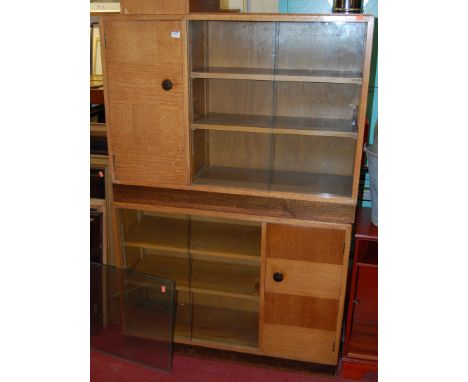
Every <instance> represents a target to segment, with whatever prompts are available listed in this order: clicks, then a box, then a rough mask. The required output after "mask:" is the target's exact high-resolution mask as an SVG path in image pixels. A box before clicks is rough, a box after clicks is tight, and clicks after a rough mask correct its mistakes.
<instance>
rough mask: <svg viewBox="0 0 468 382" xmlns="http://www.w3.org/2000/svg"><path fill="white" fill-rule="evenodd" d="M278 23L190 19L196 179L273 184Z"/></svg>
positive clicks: (259, 185) (228, 184)
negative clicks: (271, 178) (272, 165)
mask: <svg viewBox="0 0 468 382" xmlns="http://www.w3.org/2000/svg"><path fill="white" fill-rule="evenodd" d="M274 50H275V23H272V22H229V21H191V22H190V57H191V61H190V62H191V73H190V76H191V101H192V102H191V103H192V111H191V130H192V142H191V143H192V182H193V183H194V184H201V185H213V186H224V187H236V188H253V189H264V190H267V189H268V185H269V180H270V172H271V145H272V142H271V134H270V132H271V126H272V122H273V102H274V100H273V75H274Z"/></svg>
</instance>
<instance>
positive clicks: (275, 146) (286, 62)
mask: <svg viewBox="0 0 468 382" xmlns="http://www.w3.org/2000/svg"><path fill="white" fill-rule="evenodd" d="M101 28H102V34H103V35H104V39H103V40H102V41H103V42H102V44H103V45H104V46H103V48H102V50H103V53H104V54H103V58H104V66H105V69H104V79H105V85H106V89H107V92H106V93H107V94H106V110H108V114H109V122H108V125H109V131H110V151H111V153H112V155H113V174H114V181H115V182H117V183H120V184H128V185H144V186H152V187H169V188H178V189H189V190H190V189H191V190H200V191H213V190H214V191H216V192H222V193H231V194H247V195H254V196H262V197H282V198H289V199H297V200H310V201H320V202H324V203H327V202H340V203H348V204H349V203H351V204H355V202H356V200H357V191H358V185H359V172H360V163H361V157H362V150H361V149H362V143H363V142H362V141H363V134H364V122H365V110H366V102H367V87H368V82H369V65H370V53H371V46H372V31H373V18H372V17H370V16H361V15H359V16H343V15H341V16H340V15H333V16H331V15H330V16H309V15H307V16H300V15H296V16H290V15H229V14H196V13H193V14H188V15H171V16H157V15H153V16H136V15H129V16H121V15H119V16H107V17H105V18H104V20H103V22H101Z"/></svg>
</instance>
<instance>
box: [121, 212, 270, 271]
mask: <svg viewBox="0 0 468 382" xmlns="http://www.w3.org/2000/svg"><path fill="white" fill-rule="evenodd" d="M190 225H191V227H190V230H189V221H188V220H184V219H171V218H165V217H158V216H143V217H142V218H141V220H140V221H138V222H137V223H135V224H134V225H132V227H131V228H130V229H129V230H128V232H127V233H126V234H125V235H124V240H123V245H125V246H128V247H137V248H146V249H152V250H162V251H168V252H170V253H176V254H177V253H179V254H187V255H188V253H189V249H190V255H191V256H192V257H194V258H195V259H196V258H197V257H199V256H200V257H203V256H204V257H206V256H213V257H219V258H222V259H227V260H229V259H232V260H238V261H245V262H253V263H259V262H260V240H261V227H260V225H241V224H231V223H220V222H211V221H201V220H196V219H191V221H190ZM189 231H190V236H189Z"/></svg>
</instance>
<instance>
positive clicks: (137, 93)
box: [105, 20, 187, 185]
mask: <svg viewBox="0 0 468 382" xmlns="http://www.w3.org/2000/svg"><path fill="white" fill-rule="evenodd" d="M172 31H180V32H181V33H182V31H183V24H182V22H180V21H131V20H126V21H122V20H109V21H106V22H105V36H106V47H105V57H106V69H107V70H106V76H107V77H106V79H107V82H106V84H107V92H108V101H109V105H107V108H106V110H108V125H109V126H108V131H109V138H110V139H109V141H110V148H111V152H112V154H113V158H114V160H113V167H114V177H115V180H117V181H121V182H125V183H133V184H134V183H153V184H168V185H176V184H180V185H183V184H187V170H186V166H187V163H186V160H185V149H186V148H185V131H184V117H183V113H182V112H181V111H182V110H183V108H184V91H183V88H184V86H183V55H182V52H183V39H184V38H185V36H184V35H183V34H182V35H181V38H172V37H171V32H172ZM164 79H170V80H171V81H172V82H173V88H172V89H171V90H170V91H164V90H163V89H162V86H161V83H162V81H163V80H164Z"/></svg>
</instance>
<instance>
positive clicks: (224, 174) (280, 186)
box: [193, 167, 353, 196]
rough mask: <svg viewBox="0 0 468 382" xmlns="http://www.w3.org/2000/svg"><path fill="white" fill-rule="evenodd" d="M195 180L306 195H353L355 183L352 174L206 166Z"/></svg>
mask: <svg viewBox="0 0 468 382" xmlns="http://www.w3.org/2000/svg"><path fill="white" fill-rule="evenodd" d="M193 183H194V184H197V185H212V186H223V187H234V188H253V189H259V190H269V191H283V192H297V193H303V194H329V195H337V196H350V195H351V190H352V183H353V182H352V177H351V176H339V175H326V174H313V173H306V172H293V171H269V170H256V169H249V168H231V167H205V168H204V169H203V170H201V171H200V172H199V173H198V174H197V175H196V177H195V178H194V179H193Z"/></svg>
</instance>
